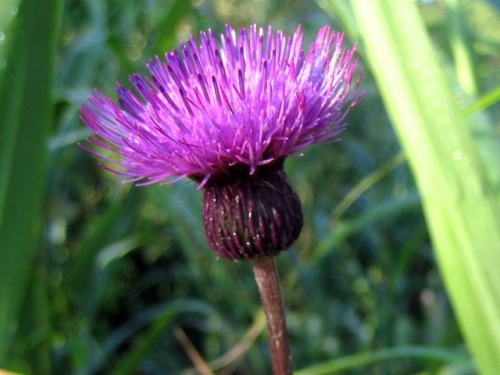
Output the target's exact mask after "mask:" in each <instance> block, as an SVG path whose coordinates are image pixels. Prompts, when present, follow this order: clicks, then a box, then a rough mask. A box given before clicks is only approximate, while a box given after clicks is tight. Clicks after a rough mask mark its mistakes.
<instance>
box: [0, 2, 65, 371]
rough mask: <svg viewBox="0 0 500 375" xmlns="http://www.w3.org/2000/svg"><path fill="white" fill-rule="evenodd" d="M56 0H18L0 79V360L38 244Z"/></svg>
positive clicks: (58, 4)
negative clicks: (7, 52)
mask: <svg viewBox="0 0 500 375" xmlns="http://www.w3.org/2000/svg"><path fill="white" fill-rule="evenodd" d="M60 11H61V1H49V0H41V1H39V0H24V1H22V2H21V3H20V6H19V11H18V15H17V19H16V20H15V22H16V24H15V25H14V30H13V32H12V36H11V38H12V39H11V40H10V41H9V40H7V42H8V43H9V47H10V50H9V54H8V56H7V60H6V63H7V66H6V68H5V70H4V72H3V80H2V85H1V87H0V134H1V136H0V306H1V308H0V364H1V363H2V362H3V359H4V356H5V355H6V353H7V351H8V347H9V346H8V342H9V338H10V337H11V335H12V333H13V332H14V330H15V326H16V322H17V314H18V312H19V308H20V305H21V303H22V300H23V298H24V296H25V294H26V290H27V282H28V278H29V276H30V272H31V270H32V264H33V255H34V253H35V250H36V249H37V246H38V240H39V237H40V236H39V234H40V228H41V220H42V202H43V194H44V187H45V178H46V169H47V140H48V137H49V133H50V130H51V127H52V123H51V121H52V106H51V89H52V81H53V76H54V74H53V73H54V61H55V51H56V46H57V36H58V32H59V20H60Z"/></svg>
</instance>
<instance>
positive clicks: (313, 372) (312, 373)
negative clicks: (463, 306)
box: [295, 346, 470, 375]
mask: <svg viewBox="0 0 500 375" xmlns="http://www.w3.org/2000/svg"><path fill="white" fill-rule="evenodd" d="M410 357H413V358H420V359H422V360H425V361H435V362H443V363H445V364H447V363H457V364H461V365H463V366H466V365H467V364H469V365H470V362H468V361H467V359H466V358H464V357H463V356H462V355H459V354H457V353H455V352H452V351H450V350H445V349H441V348H428V347H421V346H400V347H397V348H387V349H380V350H376V351H373V352H369V353H358V354H353V355H351V356H347V357H342V358H337V359H334V360H331V361H328V362H325V363H321V364H318V365H314V366H311V367H308V368H305V369H302V370H299V371H296V372H295V375H328V374H336V373H345V371H346V370H352V369H360V368H362V367H364V366H368V365H373V364H376V363H380V362H384V361H394V360H398V359H408V358H410Z"/></svg>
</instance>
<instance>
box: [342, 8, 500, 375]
mask: <svg viewBox="0 0 500 375" xmlns="http://www.w3.org/2000/svg"><path fill="white" fill-rule="evenodd" d="M352 4H353V6H354V9H355V12H356V17H357V21H358V22H357V23H358V26H359V27H360V30H361V36H362V41H363V43H364V49H365V53H366V57H367V59H368V61H369V63H370V65H371V69H372V71H373V74H374V76H375V79H376V81H377V84H378V86H379V89H380V92H381V94H382V97H383V100H384V103H385V106H386V108H387V110H388V113H389V115H390V117H391V120H392V123H393V125H394V127H395V129H396V132H397V134H398V137H399V139H400V141H401V143H402V146H403V148H404V151H405V154H406V156H407V160H408V162H409V164H410V166H411V168H412V170H413V173H414V175H415V177H416V180H417V184H418V186H419V190H420V193H421V196H422V203H423V207H424V211H425V215H426V219H427V223H428V225H429V230H430V233H431V237H432V240H433V243H434V248H435V252H436V256H437V259H438V265H439V268H440V272H441V274H442V277H443V279H444V282H445V285H446V288H447V291H448V293H449V295H450V297H451V300H452V304H453V307H454V310H455V312H456V315H457V318H458V321H459V324H460V326H461V329H462V333H463V334H464V336H465V338H466V341H467V343H468V347H469V349H470V350H471V352H472V354H473V355H474V357H475V359H476V363H477V366H478V369H479V370H480V372H481V373H483V374H494V373H496V371H498V369H499V368H500V357H499V356H498V353H499V352H500V319H499V317H500V273H499V272H498V265H499V264H500V252H499V251H498V249H499V244H500V230H499V229H500V207H499V199H498V192H495V191H494V188H493V187H492V184H491V181H490V180H488V178H487V174H486V173H485V168H484V165H483V164H482V162H481V160H480V158H479V155H478V150H477V147H476V145H475V144H474V141H473V140H472V137H471V135H470V133H469V131H468V128H467V126H466V125H465V123H464V120H463V116H462V115H461V112H460V110H459V108H458V106H457V104H456V102H455V101H454V97H453V93H452V90H451V88H450V84H449V82H447V81H446V79H445V77H446V75H445V74H444V72H443V69H442V67H441V66H440V65H439V63H438V59H437V57H436V55H435V52H434V50H433V48H432V45H431V42H430V38H429V36H428V35H427V33H426V30H425V27H424V24H423V22H422V20H421V17H420V15H419V12H418V9H417V6H416V4H415V3H414V2H412V1H408V0H405V1H401V0H384V1H381V0H373V1H363V0H352Z"/></svg>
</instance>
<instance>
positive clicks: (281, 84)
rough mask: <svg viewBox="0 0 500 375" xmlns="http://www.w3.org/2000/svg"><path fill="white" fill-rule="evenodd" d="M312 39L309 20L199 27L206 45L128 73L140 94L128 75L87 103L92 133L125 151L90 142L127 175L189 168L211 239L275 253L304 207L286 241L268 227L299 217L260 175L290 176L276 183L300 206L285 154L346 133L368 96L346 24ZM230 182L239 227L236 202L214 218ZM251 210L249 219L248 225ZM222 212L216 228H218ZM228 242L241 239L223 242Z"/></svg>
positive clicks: (155, 178) (135, 177)
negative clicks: (143, 72) (290, 29)
mask: <svg viewBox="0 0 500 375" xmlns="http://www.w3.org/2000/svg"><path fill="white" fill-rule="evenodd" d="M302 39H303V35H302V33H301V31H300V27H298V28H297V30H296V31H295V33H294V34H293V36H292V37H289V36H286V35H285V34H283V32H282V31H278V32H276V33H273V32H272V29H271V27H269V28H268V29H267V32H265V31H264V30H263V29H262V28H257V26H255V25H253V26H250V28H249V29H248V30H245V29H242V30H240V32H239V33H237V32H235V30H233V29H232V28H231V27H230V26H226V30H225V34H223V35H221V38H220V42H219V43H217V39H216V37H215V35H214V34H213V33H212V31H210V30H209V31H208V33H207V34H206V33H204V32H202V33H200V44H199V45H198V43H197V42H196V40H195V39H194V37H191V39H190V40H189V41H188V42H186V43H185V44H181V45H180V48H179V51H177V50H174V51H172V52H169V53H167V54H166V55H165V59H164V60H163V59H160V58H159V57H156V58H155V59H154V60H152V61H150V63H149V64H148V66H147V67H148V70H149V72H150V74H151V75H150V77H147V78H143V77H142V76H140V75H139V74H134V75H132V76H131V77H130V82H131V83H132V85H133V86H134V88H135V91H136V93H138V94H139V95H137V94H134V93H133V92H131V91H129V90H127V89H125V88H124V87H122V86H121V85H118V87H117V93H118V96H119V99H118V102H119V106H118V105H117V104H115V103H114V102H113V101H112V100H110V99H108V98H107V97H106V96H104V95H103V94H102V93H100V92H98V91H97V90H96V91H95V92H93V94H92V96H91V97H90V99H89V104H85V105H83V106H82V108H81V113H82V120H83V122H84V123H85V124H86V125H87V126H88V127H89V128H90V129H91V130H92V131H93V132H94V133H95V134H96V136H95V137H93V138H90V139H89V140H88V141H89V143H91V144H93V145H94V146H97V147H98V148H101V149H103V150H107V151H111V152H112V153H114V154H116V156H117V158H110V157H107V156H105V155H104V154H103V153H100V152H98V151H95V150H94V149H89V148H87V147H86V146H81V147H83V148H84V149H86V150H87V151H89V152H90V153H92V154H94V155H96V156H98V157H99V158H101V159H102V160H104V161H105V165H104V166H103V167H104V168H106V169H108V170H110V171H112V172H114V173H117V174H120V175H124V176H127V177H128V179H127V181H128V182H132V181H138V182H139V184H150V183H156V182H160V183H172V182H175V181H177V180H179V179H182V178H184V177H189V178H191V179H192V180H194V181H196V182H197V183H198V184H199V188H202V189H203V191H204V215H203V216H204V224H205V232H206V234H207V239H208V242H209V244H210V246H211V247H212V248H213V249H214V250H215V251H216V252H217V253H218V254H219V255H221V256H223V257H228V258H232V259H240V258H243V259H248V258H251V257H254V256H257V255H262V254H270V253H272V254H275V253H277V252H279V251H280V250H282V249H284V248H285V247H286V248H287V247H288V246H290V245H291V243H293V241H294V240H295V239H296V238H297V236H298V234H299V232H300V229H301V227H302V213H301V212H300V215H295V216H297V218H296V223H295V225H292V227H294V228H295V229H294V230H293V231H292V232H293V233H292V234H287V235H285V237H286V238H287V240H286V241H284V240H282V237H283V235H282V234H280V230H281V229H276V228H274V229H272V228H271V229H269V230H270V231H271V232H269V233H267V232H266V231H268V227H269V226H272V225H270V223H268V222H267V220H268V219H269V220H272V221H274V222H276V220H277V221H287V220H288V219H289V217H288V216H287V214H283V212H284V211H283V210H282V211H283V212H281V213H277V212H276V210H274V208H272V207H273V204H272V203H271V202H275V200H274V199H275V198H269V194H272V193H270V192H269V191H266V192H265V194H264V193H262V192H260V193H258V194H256V195H255V194H254V193H255V191H256V190H255V189H260V187H258V186H261V185H262V183H259V182H256V181H266V182H269V181H268V180H269V178H268V177H269V176H274V177H273V178H270V179H271V180H276V178H275V177H276V175H279V178H277V179H278V180H283V181H284V182H283V183H284V184H285V185H286V186H285V185H283V183H277V185H276V184H275V186H274V190H277V191H279V190H283V189H285V190H286V191H288V190H290V191H291V192H292V195H294V198H293V199H292V200H293V201H294V202H293V203H292V204H291V205H292V206H293V207H294V208H293V210H295V211H297V206H298V207H299V208H298V210H299V211H301V209H300V202H299V201H298V197H296V194H295V193H294V192H293V189H292V188H291V187H290V186H289V184H288V182H287V180H286V176H285V175H284V172H283V161H284V159H285V158H286V157H287V156H290V155H294V154H297V153H298V152H299V151H300V150H301V149H303V148H304V147H306V146H308V145H310V144H313V143H326V142H335V141H337V140H338V138H337V137H338V135H339V134H340V133H341V132H342V131H343V130H344V129H345V128H346V124H345V122H344V118H345V116H346V114H347V112H348V111H349V109H350V108H352V107H353V106H354V105H355V104H356V103H357V101H358V100H359V98H360V97H361V95H362V93H360V92H359V91H358V89H357V86H358V82H359V78H358V79H357V81H356V82H353V81H354V77H355V70H356V65H357V62H358V59H357V58H355V57H354V54H355V47H354V48H352V49H351V50H346V49H343V48H342V46H341V45H342V41H343V34H340V33H336V32H334V31H332V30H330V28H329V27H327V26H325V27H323V28H321V29H320V31H319V32H318V35H317V38H316V41H315V42H314V43H313V44H312V45H311V47H310V49H309V52H308V53H307V54H306V55H305V56H304V52H303V50H302ZM358 77H359V76H358ZM105 153H106V152H105ZM259 171H260V172H259ZM242 181H246V183H249V184H250V185H251V188H250V190H248V189H247V190H248V191H247V192H246V193H244V194H243V193H242V192H241V191H243V190H245V189H246V188H245V189H241V188H236V190H238V191H239V193H235V192H234V189H233V188H230V189H229V190H228V187H230V186H234V185H235V184H236V185H240V184H241V182H242ZM271 185H272V184H271ZM221 186H223V187H224V188H223V189H222V190H224V189H226V190H227V191H226V190H224V191H225V193H224V194H226V195H227V194H229V195H228V196H225V197H226V198H227V200H228V201H229V202H233V203H228V204H231V205H232V206H231V207H229V206H228V207H226V208H229V211H231V210H232V211H234V212H237V215H236V216H239V219H238V220H239V222H240V224H241V225H240V226H241V228H240V226H239V225H236V224H234V223H232V224H231V225H229V224H227V223H225V224H224V225H225V226H226V227H225V229H224V230H221V228H220V225H219V224H220V223H219V222H220V221H227V218H226V216H227V211H228V210H226V209H222V212H220V214H219V215H216V216H217V219H214V212H215V211H217V209H218V208H217V207H219V206H220V202H219V203H214V204H215V206H214V204H212V203H213V202H214V200H217V199H218V200H219V201H220V200H224V199H222V198H221V196H220V194H222V193H221V190H220V189H219V188H220V187H221ZM252 192H253V193H252ZM238 194H243V195H242V196H241V197H240V198H241V199H242V200H243V201H247V200H248V197H250V196H251V197H252V198H251V199H260V198H256V197H257V196H261V195H262V194H264V195H266V197H267V198H266V202H265V206H266V207H268V208H269V207H270V208H269V210H268V212H266V213H265V215H264V216H265V218H261V217H259V215H256V216H257V217H255V215H254V217H253V218H252V213H253V212H255V210H258V208H255V207H254V206H256V207H257V206H259V205H258V204H257V205H256V204H254V203H255V202H253V203H252V205H251V206H252V207H254V208H252V207H246V208H241V207H240V206H234V199H233V198H234V197H235V195H238ZM275 195H276V194H275ZM269 199H270V201H269V202H268V201H267V200H269ZM276 199H279V198H278V197H276ZM210 202H212V203H210ZM238 204H239V203H238ZM218 205H219V206H218ZM277 205H278V206H280V205H281V203H279V204H277ZM249 210H250V211H249ZM252 210H253V211H252ZM219 211H220V210H219ZM278 211H279V210H278ZM285 211H286V210H285ZM249 215H250V219H251V220H250V222H248V219H247V220H246V221H247V222H245V223H242V222H241V220H244V218H245V217H248V216H249ZM292 216H294V215H292ZM298 216H300V219H298ZM252 220H253V221H252ZM214 221H215V222H217V223H218V224H217V226H216V227H214V228H208V226H209V224H210V223H214ZM273 225H275V224H273ZM280 225H281V226H289V225H288V224H287V223H285V222H283V223H281V224H280ZM249 227H252V228H253V229H248V228H249ZM259 228H260V229H259ZM226 232H227V233H226ZM257 232H258V233H257ZM264 232H265V233H264ZM235 236H236V237H238V241H236V242H235V240H234V238H235ZM229 237H231V238H232V239H231V240H229V239H228V238H229ZM262 237H265V239H264V240H263V239H262ZM224 238H225V240H223V239H224ZM263 241H264V242H263ZM266 241H267V242H266ZM222 242H224V243H226V242H227V243H230V245H231V246H229V245H227V246H226V245H224V246H223V247H224V249H222V250H221V249H220V248H221V246H222V245H221V243H222ZM250 242H253V243H254V244H253V245H252V246H253V247H254V248H255V249H254V250H252V251H251V254H249V253H248V252H247V250H242V248H243V247H245V246H247V245H245V244H246V243H250ZM228 246H229V247H231V249H228ZM248 246H249V245H248ZM271 247H277V248H276V249H274V250H270V249H271Z"/></svg>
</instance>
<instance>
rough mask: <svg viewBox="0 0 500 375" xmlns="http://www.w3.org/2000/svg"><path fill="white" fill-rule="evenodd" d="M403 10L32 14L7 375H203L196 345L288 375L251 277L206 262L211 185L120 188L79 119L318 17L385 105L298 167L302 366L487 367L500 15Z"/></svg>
mask: <svg viewBox="0 0 500 375" xmlns="http://www.w3.org/2000/svg"><path fill="white" fill-rule="evenodd" d="M388 1H389V0H388ZM390 1H391V2H394V4H393V5H392V6H390V7H385V8H383V10H381V12H380V13H377V12H378V10H380V9H379V8H377V5H380V3H381V2H379V1H375V0H374V1H371V0H370V1H357V2H355V1H348V0H343V1H340V0H338V1H337V0H335V1H334V0H318V1H317V2H316V3H315V2H310V1H306V0H301V1H296V0H293V1H292V0H285V1H278V0H263V1H259V2H255V1H246V0H245V1H238V2H229V1H224V0H212V1H192V2H190V1H182V0H179V1H177V0H175V1H174V0H171V1H140V0H127V1H119V0H109V1H102V0H72V1H67V2H65V3H64V12H63V17H60V12H59V11H60V9H59V5H60V4H59V2H50V1H31V0H21V2H20V4H19V11H18V12H17V16H16V17H15V18H13V20H12V22H11V26H12V27H11V28H9V29H2V28H3V26H1V27H0V29H1V30H0V32H2V33H4V34H5V41H6V43H5V44H6V47H5V48H4V47H3V46H2V49H1V50H0V54H1V55H0V66H2V64H1V63H2V61H5V63H6V65H5V67H4V68H3V70H2V71H0V73H1V74H2V76H3V79H2V81H1V87H0V369H3V368H5V369H9V370H11V371H16V372H19V373H23V374H37V375H38V374H42V375H43V374H80V375H83V374H104V373H106V374H108V373H110V374H138V373H141V374H165V373H167V374H171V373H172V374H178V373H184V374H194V373H196V372H195V371H194V369H193V367H194V364H193V363H192V362H191V360H190V358H189V356H188V355H187V352H186V349H185V348H184V347H183V346H182V345H181V344H180V342H179V341H178V339H177V336H176V334H175V333H176V332H179V331H183V332H184V333H185V334H186V335H187V337H188V338H189V340H190V341H191V342H192V344H193V345H194V347H195V348H196V349H197V351H198V352H199V353H200V355H201V357H202V358H203V360H205V361H206V362H207V363H208V364H209V365H210V367H211V368H212V369H214V373H217V374H229V373H235V374H266V373H269V371H270V364H269V363H268V361H267V360H264V359H263V358H267V352H266V350H267V340H266V337H265V323H264V320H263V318H262V312H261V311H260V308H259V301H258V294H257V288H256V285H255V282H254V280H253V275H252V272H251V269H250V266H249V265H247V264H245V263H231V262H227V261H224V260H217V259H216V258H215V256H214V254H213V253H212V252H211V251H210V250H209V249H208V248H207V245H206V244H205V240H204V235H203V231H202V227H201V218H200V212H201V208H200V200H201V195H200V192H199V191H197V190H196V186H195V185H194V184H193V183H191V182H187V181H184V182H179V183H177V184H175V185H172V186H148V187H140V188H138V187H131V186H129V185H123V184H121V183H120V182H119V180H118V177H116V176H113V175H111V174H109V173H108V172H106V171H103V170H101V169H100V168H99V167H98V165H97V161H96V160H95V158H93V157H92V156H90V155H88V154H86V153H85V152H83V151H82V150H80V149H79V148H78V147H77V146H76V145H75V143H76V142H78V141H81V140H83V139H84V138H85V137H86V136H87V135H88V131H87V130H86V129H85V128H84V127H83V125H82V124H81V123H80V121H79V114H78V108H79V107H80V105H81V104H82V103H83V102H84V101H85V100H86V98H87V96H88V93H89V91H90V90H92V88H93V87H97V88H99V89H100V90H101V91H103V92H105V93H106V94H108V95H110V96H112V97H113V96H114V93H113V86H114V84H115V82H116V81H120V82H122V83H125V82H126V80H127V75H128V74H130V73H133V72H140V73H144V72H145V70H146V69H145V67H144V65H145V63H146V62H147V61H148V60H149V59H150V58H151V57H153V56H154V55H155V54H161V53H163V51H166V50H169V49H171V48H174V47H175V46H176V44H177V43H178V42H180V41H182V40H185V39H186V38H187V37H188V36H189V34H191V33H197V31H198V30H200V29H207V28H209V27H210V28H212V29H214V30H215V31H216V32H219V31H221V30H222V29H223V25H224V23H225V22H229V23H231V24H232V25H233V26H234V27H241V26H247V25H248V24H249V23H254V22H257V23H259V24H272V25H273V27H274V28H275V29H276V28H283V29H284V30H286V31H287V32H291V31H293V30H294V29H295V27H296V25H297V24H298V23H301V24H302V26H303V30H304V31H305V33H306V40H307V41H310V40H312V39H313V38H314V35H315V33H316V31H317V29H318V28H319V27H320V26H322V25H323V24H326V23H328V24H332V22H334V24H333V25H332V26H333V27H336V28H342V29H344V30H345V31H346V33H347V35H348V37H349V39H350V40H349V41H348V42H347V43H354V42H355V41H359V43H360V44H359V49H360V51H361V53H362V58H363V60H362V65H363V66H364V78H363V81H362V86H363V88H364V89H365V90H366V94H365V96H364V98H363V100H362V101H361V102H360V104H359V105H358V106H357V108H356V109H355V110H354V111H353V112H352V113H351V114H350V115H349V118H348V122H349V124H350V125H349V129H348V130H347V131H346V132H345V133H344V135H343V137H344V140H343V141H342V142H341V143H338V144H335V145H330V146H328V145H327V146H314V147H311V148H309V149H307V150H306V151H305V155H304V156H303V157H294V158H290V159H289V160H288V161H287V165H286V168H287V173H288V174H289V176H290V179H291V180H292V182H293V184H294V186H295V187H296V188H297V191H298V193H299V195H300V198H301V200H302V202H303V205H304V213H305V221H306V223H305V227H304V231H303V233H302V235H301V237H300V238H299V240H298V241H297V243H296V245H295V246H294V247H293V248H292V249H291V250H289V251H288V252H286V253H283V254H281V255H280V256H279V257H278V267H279V270H280V274H281V277H282V290H283V292H284V295H285V304H286V306H287V308H288V324H289V328H290V335H291V340H292V351H293V357H294V367H295V368H296V369H297V370H298V373H299V374H303V375H305V374H309V375H313V374H315V375H318V374H327V373H335V372H337V373H348V374H365V373H374V374H387V373H391V374H408V373H438V372H441V373H443V374H444V373H446V374H464V373H473V372H474V371H481V372H482V373H484V374H487V375H488V374H490V373H491V371H490V370H489V367H488V366H490V365H491V364H492V363H494V360H495V357H494V353H495V352H494V351H496V352H500V347H499V346H498V345H499V344H498V340H497V339H498V338H497V337H496V336H495V330H494V327H495V326H494V325H495V324H497V325H498V324H499V322H500V315H499V312H498V295H500V293H496V294H495V292H494V291H495V288H498V285H500V283H499V282H497V281H495V277H498V276H495V275H497V273H495V268H496V267H495V266H496V265H497V264H500V262H499V261H498V259H497V258H498V251H495V250H498V249H495V248H494V247H493V248H492V247H491V246H495V244H493V245H491V243H492V242H494V241H495V238H496V237H497V236H498V233H500V231H499V230H498V227H499V225H498V221H495V220H497V219H494V218H495V217H496V215H497V212H498V211H494V209H493V208H494V207H495V205H497V204H498V202H497V197H498V195H496V194H498V187H499V186H500V177H499V176H500V172H499V171H500V170H499V169H498V167H497V166H498V165H499V163H500V155H499V153H498V150H499V149H500V147H498V146H499V139H500V137H499V125H498V120H495V119H498V118H500V108H499V106H498V100H499V97H500V95H499V92H500V91H499V90H500V87H499V82H500V74H499V72H498V69H497V68H496V67H497V66H498V64H499V63H500V48H499V46H500V35H499V34H498V27H497V25H498V22H500V21H499V20H500V16H499V15H498V13H495V12H496V11H495V10H494V8H492V7H491V5H489V4H488V3H487V2H484V1H483V0H481V1H451V0H449V1H437V0H436V1H431V2H422V3H421V5H420V9H418V10H417V8H416V7H411V8H408V9H406V6H407V5H408V3H409V1H401V0H397V1H396V0H394V1H392V0H390ZM11 3H14V1H12V2H11ZM256 3H258V6H256V5H255V4H256ZM358 3H359V4H358ZM368 4H369V6H371V7H375V8H372V9H367V8H366V7H367V6H368ZM318 5H319V6H318ZM398 7H401V9H400V8H398ZM377 9H378V10H377ZM1 11H2V6H1V5H0V12H1ZM14 13H15V12H14ZM34 15H36V16H34ZM375 16H376V17H375ZM1 19H5V16H4V14H2V15H0V20H1ZM332 19H333V20H334V21H332ZM59 20H62V28H61V33H60V34H61V38H60V45H59V48H58V49H57V50H56V43H55V41H56V39H55V38H56V37H57V35H58V34H59V31H58V29H59V27H58V25H59V23H60V21H59ZM421 20H424V22H425V27H426V29H425V30H424V28H423V24H422V23H421ZM38 24H40V25H42V26H43V27H45V29H44V30H45V31H44V32H43V33H32V32H31V27H35V26H36V25H38ZM47 25H51V27H47ZM400 26H404V27H403V29H402V30H400V29H399V27H400ZM16 30H17V31H16ZM407 34H410V35H411V37H408V35H407ZM0 35H1V34H0ZM429 35H430V36H431V38H432V41H433V45H432V46H431V45H430V44H429V42H428V40H429V39H428V36H429ZM407 37H408V39H406V38H407ZM372 38H373V39H377V40H378V42H379V43H381V44H380V45H379V46H377V48H376V49H375V50H374V47H373V44H372V43H374V41H373V40H372ZM9 41H10V42H9ZM9 47H10V48H9ZM415 48H417V49H415ZM419 51H420V52H419ZM7 52H9V53H8V54H7ZM37 54H40V55H37ZM378 59H383V60H378ZM413 59H417V60H415V61H416V62H415V63H414V62H413V61H414V60H413ZM380 61H382V62H380ZM54 64H56V65H55V67H56V74H55V77H54V75H53V74H52V72H53V69H54ZM428 69H432V71H431V72H429V70H428ZM431 73H432V74H431ZM372 77H373V78H374V81H373V80H372ZM422 84H424V85H423V86H422ZM51 87H54V88H55V89H52V88H51ZM434 90H437V91H434ZM422 95H426V96H425V97H424V98H423V97H422ZM436 95H437V96H436ZM389 98H390V99H389ZM443 103H444V104H443ZM456 103H458V105H457V104H456ZM459 106H460V107H461V108H462V110H463V111H462V112H460V111H459V110H458V108H459ZM51 116H53V120H51ZM391 124H393V125H394V129H395V130H396V131H395V133H394V131H393V129H392V127H391ZM428 124H433V125H434V126H430V127H429V126H427V125H428ZM450 124H451V125H452V126H450ZM438 125H439V126H438ZM420 129H427V130H426V132H427V133H425V136H423V135H422V134H421V133H420ZM467 129H469V131H467ZM469 132H470V134H472V137H470V136H469ZM396 134H397V136H396ZM463 139H466V141H465V143H463V144H462V143H460V142H462V141H463ZM399 140H400V141H399ZM400 142H401V145H402V147H401V146H400ZM401 148H403V151H404V155H405V156H403V153H402V151H401ZM47 150H48V154H47ZM456 150H459V151H461V154H460V155H459V154H457V153H455V154H454V153H453V152H454V151H456ZM405 157H406V158H407V160H408V162H409V165H410V166H411V170H410V168H409V167H408V166H407V165H406V163H405ZM453 157H455V159H453ZM465 157H467V158H468V161H469V164H467V165H466V166H464V163H463V161H464V160H465V159H464V158H465ZM412 172H413V174H414V176H415V181H416V183H415V182H414V180H413V176H412ZM42 206H43V210H42ZM422 208H423V210H422ZM423 212H425V215H426V218H427V221H426V220H425V219H424V213H423ZM486 215H490V216H486ZM488 217H491V219H490V220H488ZM495 229H496V232H495ZM493 232H494V233H493ZM429 236H430V237H432V242H431V240H430V239H429ZM457 236H459V237H457ZM476 236H477V237H476ZM471 239H472V241H473V242H471ZM496 243H498V242H496ZM488 246H490V247H488ZM497 247H498V246H497ZM435 257H436V259H435ZM438 264H439V268H438ZM488 267H489V268H488ZM441 275H442V277H443V281H441ZM29 279H30V280H31V282H30V283H29V285H28V280H29ZM478 285H480V287H478ZM445 286H446V288H445ZM448 299H450V300H451V301H452V303H453V310H452V308H451V307H450V303H449V300H448ZM453 311H454V312H455V313H456V315H457V319H456V320H455V315H454V312H453ZM476 314H477V315H476ZM14 327H17V328H16V329H14ZM459 327H460V329H459ZM471 327H472V328H471ZM488 327H490V332H488V329H489V328H488ZM475 330H477V332H474V331H475ZM461 332H462V333H463V335H464V336H463V338H462V336H461ZM497 332H498V331H497ZM479 335H484V337H485V339H484V341H482V340H479V339H478V336H479ZM9 337H10V339H9ZM464 339H465V341H464ZM489 353H493V355H489ZM475 363H477V366H476V365H475ZM299 369H301V370H299Z"/></svg>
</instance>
